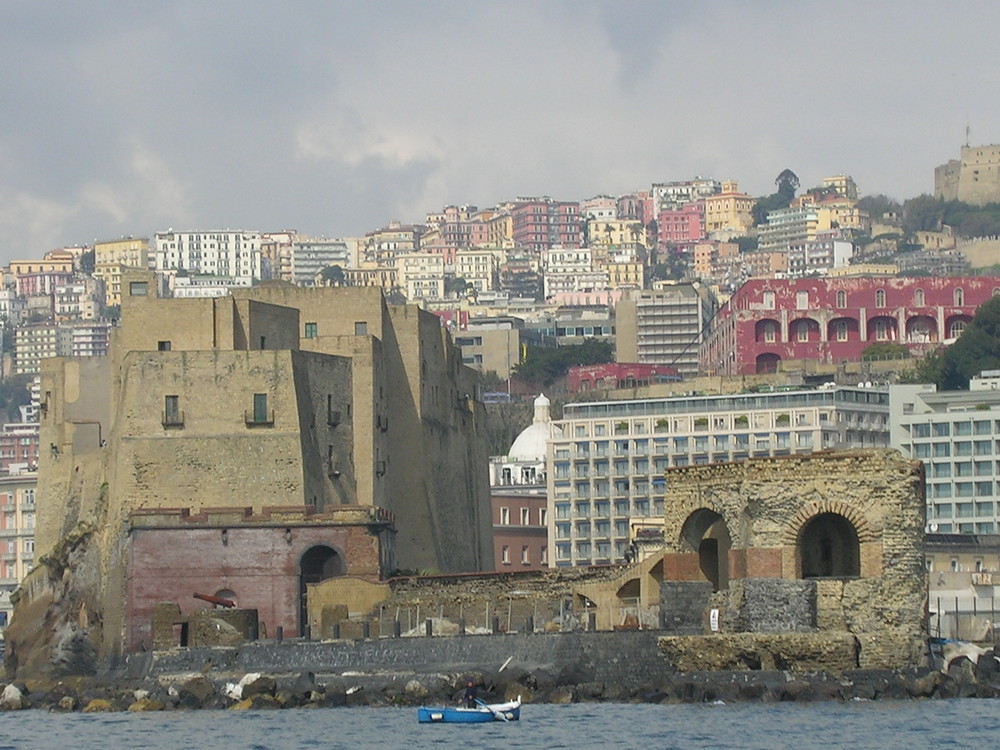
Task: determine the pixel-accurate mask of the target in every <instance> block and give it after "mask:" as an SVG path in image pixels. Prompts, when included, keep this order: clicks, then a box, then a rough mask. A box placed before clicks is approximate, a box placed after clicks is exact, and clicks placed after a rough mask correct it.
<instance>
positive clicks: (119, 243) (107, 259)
mask: <svg viewBox="0 0 1000 750" xmlns="http://www.w3.org/2000/svg"><path fill="white" fill-rule="evenodd" d="M114 263H117V264H119V265H122V266H131V267H133V268H148V267H149V239H148V238H146V237H123V238H122V239H120V240H106V241H104V242H95V243H94V267H95V268H96V267H97V266H100V265H109V264H114ZM115 304H118V303H115Z"/></svg>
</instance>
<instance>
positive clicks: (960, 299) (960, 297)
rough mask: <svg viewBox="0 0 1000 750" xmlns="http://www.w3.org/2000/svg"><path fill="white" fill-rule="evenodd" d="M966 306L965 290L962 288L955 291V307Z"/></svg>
mask: <svg viewBox="0 0 1000 750" xmlns="http://www.w3.org/2000/svg"><path fill="white" fill-rule="evenodd" d="M964 305H965V290H963V289H962V288H961V287H959V288H958V289H956V290H955V307H962V306H964Z"/></svg>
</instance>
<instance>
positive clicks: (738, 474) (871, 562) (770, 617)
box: [664, 450, 927, 668]
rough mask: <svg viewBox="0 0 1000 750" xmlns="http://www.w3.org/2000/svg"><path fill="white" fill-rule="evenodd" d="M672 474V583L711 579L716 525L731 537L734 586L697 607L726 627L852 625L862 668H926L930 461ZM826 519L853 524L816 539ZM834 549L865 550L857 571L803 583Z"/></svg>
mask: <svg viewBox="0 0 1000 750" xmlns="http://www.w3.org/2000/svg"><path fill="white" fill-rule="evenodd" d="M666 480H667V498H666V502H665V507H666V509H667V510H666V517H665V533H664V542H665V554H664V580H665V581H692V582H693V581H705V580H709V577H708V575H707V574H706V572H705V560H704V558H703V557H699V545H700V544H701V542H702V541H703V540H704V539H706V538H708V537H707V535H706V532H707V530H708V529H710V528H711V529H712V530H713V531H712V532H711V533H712V534H714V537H715V538H716V539H723V540H724V541H725V544H723V545H722V552H720V554H719V560H718V562H719V565H720V566H722V567H723V568H728V576H723V577H722V580H723V581H725V580H728V585H723V586H722V588H721V590H719V591H718V592H716V593H713V594H711V595H704V596H703V598H702V600H701V602H700V603H698V602H692V601H691V599H689V600H688V604H689V605H691V606H695V607H697V608H698V609H700V611H701V612H705V611H706V610H708V609H710V608H718V609H719V610H720V613H719V627H720V631H721V632H723V633H737V632H758V633H760V632H770V633H794V632H799V631H808V630H816V631H820V632H823V633H827V634H831V635H832V634H836V633H837V632H841V633H845V634H847V636H849V637H850V638H852V639H856V641H857V642H858V644H859V656H858V663H859V666H860V667H862V668H898V667H908V666H913V665H917V664H921V663H923V661H924V640H925V637H926V591H927V583H926V574H925V572H924V566H923V552H922V543H923V529H924V500H923V467H922V465H921V464H920V463H919V462H912V461H908V460H905V459H903V458H902V456H900V455H899V454H898V453H897V452H895V451H885V450H879V451H859V452H851V453H827V454H813V455H812V456H792V457H784V458H776V459H764V460H755V461H746V462H742V463H738V464H722V465H714V466H696V467H686V468H680V469H672V470H669V471H668V472H667V475H666ZM817 519H820V521H817ZM823 519H839V523H841V524H842V525H843V526H844V527H845V528H846V527H849V529H850V531H846V532H843V533H841V532H840V531H837V529H839V528H841V527H839V526H836V524H832V525H828V526H826V527H822V528H824V529H826V530H824V531H822V533H821V534H820V535H819V536H816V535H815V534H814V533H813V531H812V529H815V528H816V527H815V526H813V525H812V524H813V522H817V523H827V522H826V521H823ZM838 534H839V536H838ZM824 535H825V536H824ZM852 535H853V541H852ZM852 544H853V546H854V549H853V552H852V551H851V549H850V548H851V546H852ZM813 545H819V546H820V547H824V545H830V547H829V549H827V551H826V552H824V551H823V549H819V550H817V549H816V548H814V547H813ZM830 549H832V550H833V552H830ZM702 552H703V551H702ZM828 553H829V554H830V555H832V556H833V558H838V556H839V557H840V558H843V560H849V559H850V558H851V557H852V556H853V557H856V565H857V570H854V571H851V572H844V571H835V572H833V573H831V574H828V575H826V574H824V576H816V575H812V574H810V577H809V578H807V579H806V580H803V572H804V569H805V567H806V566H808V565H809V564H811V563H810V561H814V560H817V559H822V558H823V555H825V554H828ZM843 560H841V564H843V565H845V566H847V567H850V566H849V565H848V563H846V562H844V561H843ZM672 588H676V587H674V586H673V585H670V586H665V590H667V591H669V590H671V589H672ZM689 596H690V597H695V594H693V593H690V591H689ZM699 605H700V606H699ZM680 632H686V631H683V630H682V631H680Z"/></svg>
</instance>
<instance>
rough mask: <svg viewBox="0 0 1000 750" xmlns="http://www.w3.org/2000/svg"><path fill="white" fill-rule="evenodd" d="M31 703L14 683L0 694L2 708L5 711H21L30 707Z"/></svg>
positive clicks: (0, 706)
mask: <svg viewBox="0 0 1000 750" xmlns="http://www.w3.org/2000/svg"><path fill="white" fill-rule="evenodd" d="M30 705H31V704H30V703H29V701H28V699H27V698H25V697H24V693H23V692H22V691H21V689H20V687H18V686H17V685H15V684H14V683H11V684H10V685H8V686H7V687H5V688H4V689H3V693H2V694H0V708H2V709H3V710H4V711H20V710H21V709H22V708H28V707H29V706H30Z"/></svg>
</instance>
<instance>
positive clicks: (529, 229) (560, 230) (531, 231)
mask: <svg viewBox="0 0 1000 750" xmlns="http://www.w3.org/2000/svg"><path fill="white" fill-rule="evenodd" d="M510 212H511V219H512V230H513V240H514V243H515V244H516V245H520V246H522V247H528V248H531V249H532V250H535V251H538V252H540V251H542V250H545V249H546V248H549V247H553V246H555V245H561V246H563V247H580V245H581V244H582V242H583V227H584V217H583V214H582V213H581V212H580V204H579V203H578V202H576V201H556V200H553V199H552V198H549V197H547V196H546V197H542V198H518V199H517V200H516V201H514V203H513V205H512V206H511V209H510Z"/></svg>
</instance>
